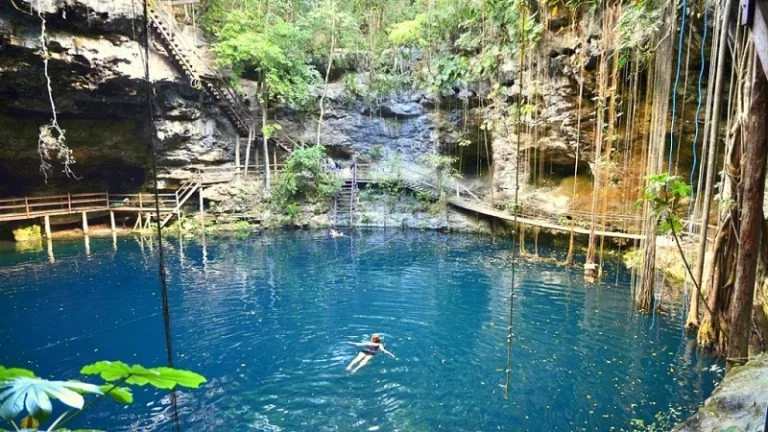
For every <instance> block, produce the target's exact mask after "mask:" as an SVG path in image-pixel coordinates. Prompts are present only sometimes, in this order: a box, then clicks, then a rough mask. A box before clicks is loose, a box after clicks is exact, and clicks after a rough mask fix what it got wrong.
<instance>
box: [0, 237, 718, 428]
mask: <svg viewBox="0 0 768 432" xmlns="http://www.w3.org/2000/svg"><path fill="white" fill-rule="evenodd" d="M515 247H517V246H516V245H513V244H511V243H510V242H506V241H494V240H492V239H489V238H485V237H477V236H463V235H445V234H438V233H419V232H400V231H375V232H365V233H362V234H355V235H353V236H350V237H345V238H341V239H330V238H328V237H326V236H325V233H317V232H296V233H284V234H271V235H264V236H256V237H252V238H248V239H245V240H234V239H228V238H222V239H216V240H211V239H210V238H209V239H208V242H207V243H206V244H204V245H203V244H201V243H200V242H199V241H197V240H192V241H190V240H185V239H181V240H180V239H177V238H175V239H169V241H168V243H167V252H168V263H167V264H168V281H169V289H170V304H171V312H172V326H173V342H174V346H175V349H176V359H177V366H178V367H182V368H189V369H194V370H197V371H199V372H201V373H203V374H204V375H205V376H206V377H208V379H209V381H208V383H206V384H205V385H204V387H203V388H202V389H199V390H195V391H183V392H181V393H180V407H181V410H182V421H183V422H184V430H190V431H214V430H254V431H304V430H312V431H359V430H370V431H374V430H381V431H432V430H440V429H443V430H451V431H478V430H609V429H610V428H620V427H625V428H626V427H627V425H628V422H629V420H630V419H632V418H642V419H645V420H651V419H652V418H653V415H654V414H655V413H656V412H658V411H661V410H665V409H666V408H667V407H670V406H675V407H678V408H682V409H684V410H686V409H690V408H692V407H693V406H695V405H696V404H698V403H699V402H701V401H702V400H703V399H704V398H705V397H706V396H707V395H708V394H709V392H711V389H712V384H713V382H714V380H715V378H716V374H714V373H712V372H709V371H707V368H708V367H709V366H710V365H711V362H710V361H709V360H708V359H706V358H701V357H698V356H697V355H696V353H695V350H693V349H692V348H691V345H690V342H689V341H686V340H685V339H684V338H682V336H681V332H680V329H679V325H680V324H679V317H678V316H672V315H661V316H659V317H657V321H656V325H654V326H653V328H651V325H650V319H651V318H650V317H647V316H644V315H641V314H637V313H634V312H633V311H632V307H631V300H630V298H629V289H628V287H627V275H626V274H625V273H624V272H623V270H622V269H620V268H617V267H616V266H615V265H613V264H609V266H608V267H607V272H608V277H606V282H605V283H601V284H598V285H594V286H585V285H584V283H583V281H582V279H581V275H580V274H579V272H578V271H576V270H572V269H569V268H561V267H558V266H555V265H552V264H542V263H539V262H534V261H530V262H527V261H525V260H521V261H520V262H519V263H518V265H517V268H516V272H515V289H514V291H515V308H514V311H513V318H514V321H513V323H512V331H513V335H514V338H513V350H512V354H513V355H512V365H511V377H512V384H511V387H510V397H509V399H507V398H505V396H504V391H503V388H502V387H501V385H502V384H504V381H505V377H506V374H505V370H506V368H507V365H506V358H507V348H508V346H507V343H506V341H507V332H508V327H509V325H510V323H509V315H510V311H509V295H510V292H511V286H512V267H511V262H512V259H513V256H514V255H513V254H512V252H511V251H512V250H513V248H515ZM54 251H55V253H56V262H55V263H53V264H51V263H49V262H48V257H47V255H44V254H42V253H29V254H15V253H11V254H8V253H2V252H0V328H2V329H3V331H2V332H0V364H4V365H11V364H12V365H19V366H25V367H31V368H33V369H35V370H36V371H38V372H39V373H41V374H42V375H44V376H56V377H59V378H75V377H77V371H78V370H79V368H80V366H82V365H83V364H86V363H88V362H91V361H94V360H99V359H114V360H116V359H121V360H124V361H128V362H132V363H142V364H146V365H160V364H162V363H163V362H164V358H165V354H164V342H163V336H162V335H163V323H162V318H161V314H160V300H159V291H158V290H159V289H158V281H157V268H156V259H157V255H156V253H157V244H156V240H151V239H148V238H145V239H141V238H136V239H121V240H120V241H119V242H118V244H117V251H115V250H113V249H112V245H111V241H106V242H102V241H100V240H91V244H90V255H89V256H86V255H85V253H84V251H83V248H82V244H78V243H57V244H56V246H55V248H54ZM540 251H541V252H542V253H546V252H547V248H546V247H545V246H543V245H540ZM617 272H618V273H617ZM615 280H618V281H619V283H618V284H616V283H615V282H614V281H615ZM673 312H674V311H673ZM31 316H34V319H30V317H31ZM374 332H378V333H380V334H382V336H383V338H384V342H385V344H386V346H387V348H388V349H389V350H391V351H393V352H394V353H395V354H396V355H397V357H398V358H397V359H391V358H389V357H387V356H386V355H383V354H378V355H377V356H376V357H375V358H374V359H373V361H372V362H371V364H370V365H368V366H367V367H365V368H364V369H362V370H361V371H360V372H358V373H357V374H354V375H352V374H350V373H348V372H346V371H345V366H346V364H347V363H348V362H349V361H350V360H351V359H352V358H353V357H354V356H355V355H356V354H357V352H358V349H359V348H356V347H353V346H351V345H349V344H347V343H346V342H349V341H359V340H362V339H364V338H368V337H370V335H371V334H373V333H374ZM169 406H170V404H169V399H168V396H167V394H165V393H163V392H158V391H153V390H149V389H140V390H139V391H137V393H136V403H135V404H134V405H132V406H130V407H126V408H123V407H114V406H107V405H104V406H103V411H99V413H98V414H90V415H86V416H83V418H82V419H81V425H80V426H94V427H97V428H102V429H108V430H111V431H128V430H131V431H159V430H170V422H171V419H172V417H171V416H170V413H169V409H170V408H169Z"/></svg>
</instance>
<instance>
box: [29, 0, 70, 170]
mask: <svg viewBox="0 0 768 432" xmlns="http://www.w3.org/2000/svg"><path fill="white" fill-rule="evenodd" d="M40 1H41V2H43V1H50V0H40ZM44 9H45V7H44V5H42V4H39V5H38V12H37V16H38V17H39V18H40V50H41V51H42V57H43V73H44V74H45V80H46V90H47V91H48V101H49V102H50V104H51V122H50V123H49V124H46V125H43V126H40V134H39V135H38V139H37V152H38V154H39V155H40V172H41V173H42V174H43V176H44V177H45V182H46V183H48V174H50V172H51V170H52V169H53V165H52V164H51V162H53V161H57V162H60V163H61V164H62V165H63V172H64V174H65V175H66V176H67V177H74V178H77V176H76V175H75V174H74V172H72V169H71V168H70V166H71V165H74V163H75V158H74V156H73V154H72V150H71V149H70V148H69V147H67V145H66V136H65V134H64V129H62V128H61V127H59V122H58V118H57V116H56V105H55V104H54V102H53V89H52V88H51V77H50V75H49V74H48V59H49V57H50V55H49V53H48V46H47V42H48V41H47V38H46V36H45V29H46V27H45V16H44V15H43V10H44Z"/></svg>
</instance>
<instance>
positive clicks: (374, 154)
mask: <svg viewBox="0 0 768 432" xmlns="http://www.w3.org/2000/svg"><path fill="white" fill-rule="evenodd" d="M369 154H370V155H371V159H373V160H375V161H378V160H381V157H382V156H383V154H384V146H383V145H381V144H379V145H375V146H373V148H371V151H370V152H369Z"/></svg>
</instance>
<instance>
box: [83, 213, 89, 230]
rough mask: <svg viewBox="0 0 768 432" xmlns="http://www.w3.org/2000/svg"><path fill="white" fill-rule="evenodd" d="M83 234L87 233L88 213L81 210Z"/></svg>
mask: <svg viewBox="0 0 768 432" xmlns="http://www.w3.org/2000/svg"><path fill="white" fill-rule="evenodd" d="M83 234H85V235H88V213H86V212H83Z"/></svg>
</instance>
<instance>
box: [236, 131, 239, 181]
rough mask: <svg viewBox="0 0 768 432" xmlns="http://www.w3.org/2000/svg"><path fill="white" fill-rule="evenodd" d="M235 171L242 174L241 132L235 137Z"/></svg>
mask: <svg viewBox="0 0 768 432" xmlns="http://www.w3.org/2000/svg"><path fill="white" fill-rule="evenodd" d="M235 172H236V173H237V174H240V134H237V136H236V137H235Z"/></svg>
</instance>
